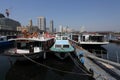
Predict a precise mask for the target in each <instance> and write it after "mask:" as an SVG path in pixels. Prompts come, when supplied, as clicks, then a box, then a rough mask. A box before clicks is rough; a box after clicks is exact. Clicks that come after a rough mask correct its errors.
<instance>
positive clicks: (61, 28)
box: [59, 25, 63, 33]
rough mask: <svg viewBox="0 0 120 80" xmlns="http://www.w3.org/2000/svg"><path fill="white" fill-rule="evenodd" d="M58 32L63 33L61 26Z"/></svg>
mask: <svg viewBox="0 0 120 80" xmlns="http://www.w3.org/2000/svg"><path fill="white" fill-rule="evenodd" d="M59 32H61V33H62V32H63V26H62V25H60V29H59Z"/></svg>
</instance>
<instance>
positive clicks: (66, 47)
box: [50, 35, 75, 59]
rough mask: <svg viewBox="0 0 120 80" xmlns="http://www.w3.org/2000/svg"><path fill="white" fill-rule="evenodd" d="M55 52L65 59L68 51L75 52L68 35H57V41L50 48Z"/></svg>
mask: <svg viewBox="0 0 120 80" xmlns="http://www.w3.org/2000/svg"><path fill="white" fill-rule="evenodd" d="M50 50H51V51H52V52H54V54H55V55H56V56H57V57H59V58H60V59H65V58H66V57H68V53H71V52H74V50H75V49H74V47H73V46H72V45H71V44H70V43H69V41H68V36H66V35H56V38H55V43H54V45H53V46H52V47H51V48H50Z"/></svg>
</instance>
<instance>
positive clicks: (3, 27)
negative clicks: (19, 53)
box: [0, 13, 21, 35]
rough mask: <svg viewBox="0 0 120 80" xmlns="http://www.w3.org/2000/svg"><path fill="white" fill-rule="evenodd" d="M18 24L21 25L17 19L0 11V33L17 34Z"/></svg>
mask: <svg viewBox="0 0 120 80" xmlns="http://www.w3.org/2000/svg"><path fill="white" fill-rule="evenodd" d="M18 26H21V24H20V23H19V22H18V21H16V20H13V19H10V18H6V17H5V16H4V15H3V14H1V13H0V35H17V34H19V31H17V27H18Z"/></svg>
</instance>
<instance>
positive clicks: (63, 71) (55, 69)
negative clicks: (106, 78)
mask: <svg viewBox="0 0 120 80" xmlns="http://www.w3.org/2000/svg"><path fill="white" fill-rule="evenodd" d="M23 56H24V57H25V58H26V59H28V60H30V61H31V62H33V63H35V64H38V65H40V66H43V67H45V68H48V69H50V70H54V71H58V72H62V73H69V74H76V75H88V76H91V74H88V73H87V74H80V73H75V72H70V71H65V70H60V69H57V68H53V67H50V66H47V65H44V64H41V63H39V62H37V61H35V60H33V59H31V58H29V57H27V56H26V55H24V54H23Z"/></svg>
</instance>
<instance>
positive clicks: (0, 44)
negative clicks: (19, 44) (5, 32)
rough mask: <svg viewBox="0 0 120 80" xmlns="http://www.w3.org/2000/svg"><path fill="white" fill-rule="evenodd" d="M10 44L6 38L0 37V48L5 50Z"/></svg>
mask: <svg viewBox="0 0 120 80" xmlns="http://www.w3.org/2000/svg"><path fill="white" fill-rule="evenodd" d="M10 44H12V42H11V41H9V40H7V36H0V48H6V47H8V46H10Z"/></svg>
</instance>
